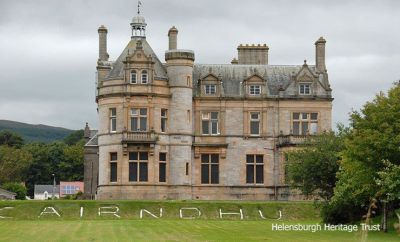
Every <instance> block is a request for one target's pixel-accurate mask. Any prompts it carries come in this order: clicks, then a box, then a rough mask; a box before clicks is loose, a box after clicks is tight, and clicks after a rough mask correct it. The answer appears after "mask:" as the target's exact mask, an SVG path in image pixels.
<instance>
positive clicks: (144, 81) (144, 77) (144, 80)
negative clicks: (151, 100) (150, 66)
mask: <svg viewBox="0 0 400 242" xmlns="http://www.w3.org/2000/svg"><path fill="white" fill-rule="evenodd" d="M147 82H148V78H147V71H146V70H143V71H142V84H147Z"/></svg>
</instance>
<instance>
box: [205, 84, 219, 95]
mask: <svg viewBox="0 0 400 242" xmlns="http://www.w3.org/2000/svg"><path fill="white" fill-rule="evenodd" d="M216 94H217V84H204V95H209V96H212V95H216Z"/></svg>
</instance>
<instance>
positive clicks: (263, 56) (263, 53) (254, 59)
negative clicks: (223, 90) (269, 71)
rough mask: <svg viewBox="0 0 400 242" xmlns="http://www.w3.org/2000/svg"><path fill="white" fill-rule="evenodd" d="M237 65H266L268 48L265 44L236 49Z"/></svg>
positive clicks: (243, 46) (242, 46) (241, 46)
mask: <svg viewBox="0 0 400 242" xmlns="http://www.w3.org/2000/svg"><path fill="white" fill-rule="evenodd" d="M237 50H238V64H244V65H268V50H269V48H268V46H267V45H266V44H262V45H260V44H258V45H254V44H252V45H248V44H246V45H242V44H240V45H239V46H238V47H237Z"/></svg>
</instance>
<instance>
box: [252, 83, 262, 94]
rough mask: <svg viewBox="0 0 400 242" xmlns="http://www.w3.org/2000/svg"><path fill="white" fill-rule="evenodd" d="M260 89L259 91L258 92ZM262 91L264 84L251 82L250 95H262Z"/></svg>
mask: <svg viewBox="0 0 400 242" xmlns="http://www.w3.org/2000/svg"><path fill="white" fill-rule="evenodd" d="M257 90H258V92H257ZM261 93H262V86H261V85H260V84H250V85H249V95H250V96H260V95H261Z"/></svg>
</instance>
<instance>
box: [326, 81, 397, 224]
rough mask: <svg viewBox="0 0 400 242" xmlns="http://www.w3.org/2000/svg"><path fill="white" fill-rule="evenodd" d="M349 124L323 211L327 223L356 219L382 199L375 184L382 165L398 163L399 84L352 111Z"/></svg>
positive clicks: (379, 188)
mask: <svg viewBox="0 0 400 242" xmlns="http://www.w3.org/2000/svg"><path fill="white" fill-rule="evenodd" d="M350 121H351V128H352V131H351V133H350V134H349V135H348V136H347V137H346V140H345V149H344V151H343V152H342V154H343V157H342V161H341V163H340V171H339V172H338V182H337V184H336V187H335V192H334V196H333V197H332V200H331V201H330V204H329V207H328V208H327V210H326V211H325V212H326V213H324V212H323V215H324V218H325V219H326V220H325V221H327V222H336V223H338V222H341V223H343V222H349V221H351V220H354V219H359V218H360V214H363V213H366V210H367V208H368V206H369V204H370V201H372V200H374V199H377V200H378V201H381V200H383V199H386V195H384V194H383V193H382V192H380V191H381V187H380V185H378V184H377V183H376V182H375V181H376V179H379V174H380V172H382V171H384V170H385V167H386V166H385V162H390V163H391V164H394V165H399V164H400V149H399V147H400V83H396V84H395V85H394V86H393V87H392V88H391V89H390V90H389V91H388V93H387V95H385V94H384V93H382V92H381V93H379V94H378V95H376V97H375V98H374V100H372V101H371V102H367V103H366V104H365V105H364V106H363V108H362V109H361V110H360V112H356V111H355V112H353V113H352V114H351V116H350ZM335 208H337V209H335ZM332 218H333V219H334V220H335V221H330V219H332ZM337 218H341V219H337Z"/></svg>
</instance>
